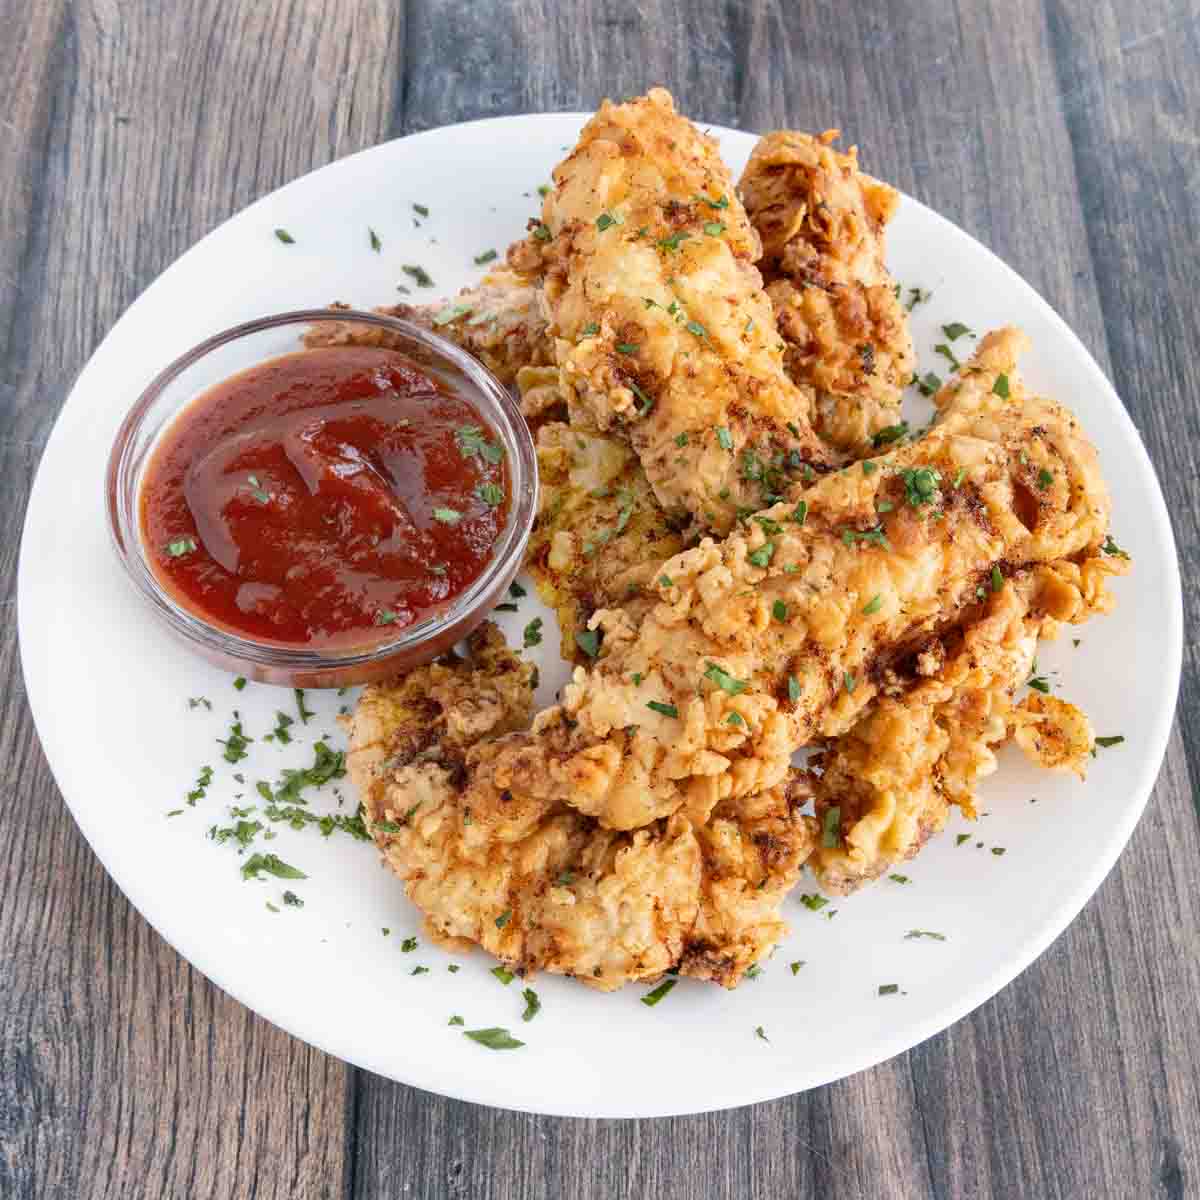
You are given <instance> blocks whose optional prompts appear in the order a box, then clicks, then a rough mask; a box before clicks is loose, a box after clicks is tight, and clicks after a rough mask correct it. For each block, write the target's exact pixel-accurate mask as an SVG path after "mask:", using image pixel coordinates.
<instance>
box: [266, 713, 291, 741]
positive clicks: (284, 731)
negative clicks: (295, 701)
mask: <svg viewBox="0 0 1200 1200" xmlns="http://www.w3.org/2000/svg"><path fill="white" fill-rule="evenodd" d="M295 723H296V722H295V721H294V720H293V719H292V718H291V717H289V716H288V715H287V713H285V712H279V711H276V713H275V728H274V729H272V730H271V732H270V733H269V734H267V737H268V739H270V738H274V739H275V741H277V742H279V743H281V744H282V745H284V746H286V745H288V743H289V742H291V740H292V735H291V734H290V733H288V726H289V725H295Z"/></svg>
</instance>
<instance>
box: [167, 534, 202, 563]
mask: <svg viewBox="0 0 1200 1200" xmlns="http://www.w3.org/2000/svg"><path fill="white" fill-rule="evenodd" d="M195 549H196V539H195V538H194V537H181V538H175V540H174V541H170V542H168V543H167V553H168V554H169V555H170V556H171V557H172V558H182V557H183V556H184V555H185V554H191V552H192V551H193V550H195Z"/></svg>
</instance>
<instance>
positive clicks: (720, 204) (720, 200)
mask: <svg viewBox="0 0 1200 1200" xmlns="http://www.w3.org/2000/svg"><path fill="white" fill-rule="evenodd" d="M696 200H697V201H698V202H699V203H700V204H707V205H708V207H709V208H728V207H729V199H728V197H726V196H718V197H717V198H716V199H715V200H714V199H712V197H711V196H701V195H697V196H696Z"/></svg>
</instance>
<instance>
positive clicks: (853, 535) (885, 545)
mask: <svg viewBox="0 0 1200 1200" xmlns="http://www.w3.org/2000/svg"><path fill="white" fill-rule="evenodd" d="M855 542H869V543H871V544H873V545H876V546H879V547H881V548H882V549H884V550H890V549H891V545H890V543H889V542H888V540H887V535H886V534H885V533H884V532H883V526H882V525H878V526H876V527H875V528H874V529H867V530H865V531H863V530H858V529H843V530H842V544H843V545H846V546H853V545H854V543H855Z"/></svg>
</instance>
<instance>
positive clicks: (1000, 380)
mask: <svg viewBox="0 0 1200 1200" xmlns="http://www.w3.org/2000/svg"><path fill="white" fill-rule="evenodd" d="M992 394H993V395H995V396H999V397H1000V399H1001V400H1007V399H1008V376H1007V375H1005V374H1004V373H1003V372H1002V373H1001V374H999V375H997V376H996V382H995V383H993V384H992Z"/></svg>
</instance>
